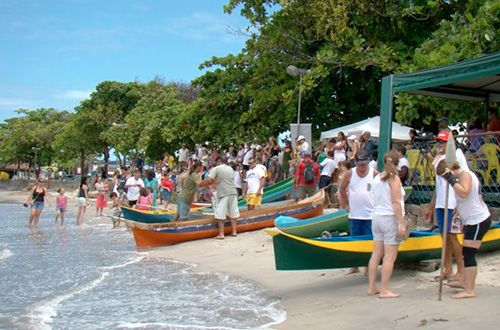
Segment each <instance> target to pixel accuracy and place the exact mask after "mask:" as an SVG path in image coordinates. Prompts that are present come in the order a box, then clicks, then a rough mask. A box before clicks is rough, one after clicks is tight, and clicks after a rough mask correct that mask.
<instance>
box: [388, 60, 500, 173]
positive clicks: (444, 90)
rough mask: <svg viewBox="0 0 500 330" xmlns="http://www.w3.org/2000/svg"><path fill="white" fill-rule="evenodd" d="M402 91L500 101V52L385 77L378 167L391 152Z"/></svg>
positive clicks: (473, 99)
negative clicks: (395, 109) (397, 101)
mask: <svg viewBox="0 0 500 330" xmlns="http://www.w3.org/2000/svg"><path fill="white" fill-rule="evenodd" d="M399 92H407V93H412V94H420V95H429V96H438V97H445V98H450V99H458V100H467V101H479V102H487V103H490V102H500V52H497V53H493V54H489V55H484V56H480V57H477V58H474V59H471V60H466V61H461V62H457V63H454V64H450V65H446V66H440V67H436V68H432V69H429V70H424V71H418V72H414V73H407V74H400V75H388V76H385V77H384V78H382V88H381V100H380V117H381V119H380V140H379V154H378V155H379V156H378V166H379V168H382V167H383V163H382V157H383V155H384V154H385V153H386V152H387V151H388V150H389V148H390V143H391V135H392V125H391V124H390V123H391V121H392V116H393V100H394V95H395V94H396V93H399Z"/></svg>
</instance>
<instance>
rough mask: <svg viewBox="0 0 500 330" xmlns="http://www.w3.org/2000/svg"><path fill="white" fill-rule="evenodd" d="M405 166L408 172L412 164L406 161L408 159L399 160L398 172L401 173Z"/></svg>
mask: <svg viewBox="0 0 500 330" xmlns="http://www.w3.org/2000/svg"><path fill="white" fill-rule="evenodd" d="M403 166H406V168H408V170H409V169H410V162H409V161H408V159H406V157H403V158H400V159H399V164H398V171H401V168H403Z"/></svg>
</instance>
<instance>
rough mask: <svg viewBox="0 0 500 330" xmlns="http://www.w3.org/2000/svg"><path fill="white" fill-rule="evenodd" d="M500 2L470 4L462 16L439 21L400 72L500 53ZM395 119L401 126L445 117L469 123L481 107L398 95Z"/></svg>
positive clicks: (439, 99) (433, 98) (460, 102)
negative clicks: (434, 29) (436, 27)
mask: <svg viewBox="0 0 500 330" xmlns="http://www.w3.org/2000/svg"><path fill="white" fill-rule="evenodd" d="M498 31H500V0H489V1H470V2H469V3H468V5H467V7H466V10H465V12H463V13H461V12H457V13H455V14H453V15H452V16H451V18H450V19H448V20H442V21H441V22H440V24H439V28H438V29H436V31H434V32H433V33H432V36H431V37H430V38H429V39H428V40H426V41H425V42H424V43H423V44H422V45H421V47H419V48H418V49H416V51H415V53H414V55H413V58H412V59H411V61H408V62H407V63H406V64H405V65H404V66H402V68H401V71H402V72H414V71H418V70H423V69H427V68H430V67H435V66H440V65H446V64H451V63H455V62H458V61H461V60H466V59H471V58H474V57H477V56H479V55H482V54H489V53H494V52H497V51H499V50H500V34H499V32H498ZM396 105H397V113H396V118H397V119H398V121H400V122H402V123H408V124H410V123H413V124H417V125H418V126H419V125H429V124H430V123H431V122H432V121H433V120H436V119H438V118H440V117H443V116H447V117H449V118H450V120H451V122H453V123H458V122H464V121H471V120H472V119H473V117H479V118H481V117H482V114H481V112H482V111H484V107H483V105H481V104H479V103H477V102H464V101H454V100H446V99H441V98H436V97H426V96H416V95H410V94H401V95H399V96H398V98H397V99H396Z"/></svg>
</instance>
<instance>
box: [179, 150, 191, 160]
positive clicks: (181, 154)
mask: <svg viewBox="0 0 500 330" xmlns="http://www.w3.org/2000/svg"><path fill="white" fill-rule="evenodd" d="M188 158H189V149H187V148H181V149H179V161H180V162H187V161H188Z"/></svg>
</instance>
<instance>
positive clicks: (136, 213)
mask: <svg viewBox="0 0 500 330" xmlns="http://www.w3.org/2000/svg"><path fill="white" fill-rule="evenodd" d="M121 210H122V214H123V217H124V218H125V219H127V220H132V221H137V222H142V223H146V224H153V223H163V222H171V221H172V220H173V218H174V216H175V211H170V210H169V211H165V210H157V211H143V210H136V209H133V208H131V207H127V206H122V207H121Z"/></svg>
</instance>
